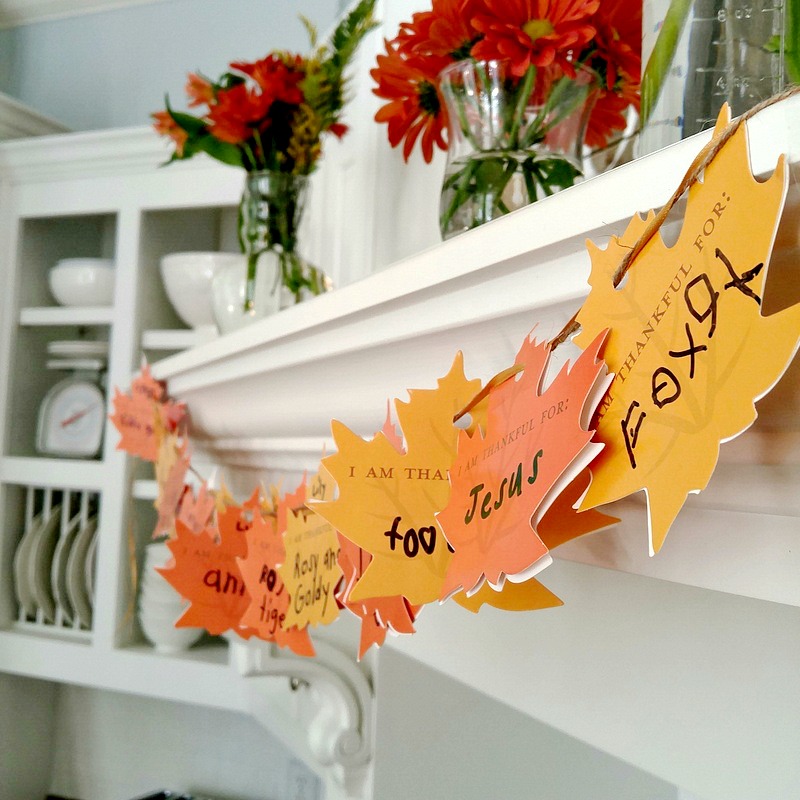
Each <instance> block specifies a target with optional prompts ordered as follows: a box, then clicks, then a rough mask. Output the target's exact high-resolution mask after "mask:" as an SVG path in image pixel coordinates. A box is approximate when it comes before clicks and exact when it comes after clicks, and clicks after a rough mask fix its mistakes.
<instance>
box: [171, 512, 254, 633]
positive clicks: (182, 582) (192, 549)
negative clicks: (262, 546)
mask: <svg viewBox="0 0 800 800" xmlns="http://www.w3.org/2000/svg"><path fill="white" fill-rule="evenodd" d="M175 529H176V537H175V538H174V539H172V540H170V541H169V542H167V546H168V547H169V549H170V550H171V552H172V555H173V557H174V564H173V565H172V566H171V567H163V568H157V572H160V573H161V574H162V575H163V576H164V578H165V579H166V580H167V581H168V582H169V583H170V584H171V585H172V586H173V587H174V588H175V590H176V591H177V592H178V594H180V595H181V596H182V597H185V598H186V599H187V600H188V601H189V602H190V605H189V607H188V608H187V609H186V611H185V612H184V613H183V615H182V616H181V618H180V619H179V620H178V621H177V622H176V623H175V627H178V628H182V627H199V628H205V629H206V630H207V631H208V632H209V633H211V634H213V635H219V634H221V633H225V631H227V630H234V631H236V632H237V633H239V634H240V635H243V636H246V635H247V632H244V631H241V630H240V627H239V626H240V620H241V618H242V614H243V613H244V611H245V609H246V608H247V606H248V605H249V602H250V598H249V597H248V595H247V593H246V591H245V585H244V581H243V580H242V576H241V573H240V572H239V566H238V564H237V561H236V559H237V558H239V557H241V556H243V555H244V552H245V550H246V548H247V544H246V542H245V540H244V534H241V533H237V532H236V531H235V530H233V531H232V530H230V529H227V530H225V531H220V541H219V542H216V541H215V540H214V538H212V536H211V534H210V533H209V531H201V532H200V533H192V531H191V530H189V528H187V527H186V525H184V524H183V523H182V522H178V523H177V524H176V526H175Z"/></svg>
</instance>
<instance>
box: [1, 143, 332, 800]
mask: <svg viewBox="0 0 800 800" xmlns="http://www.w3.org/2000/svg"><path fill="white" fill-rule="evenodd" d="M166 155H167V154H166V150H165V148H164V146H163V144H162V143H161V142H160V141H158V140H157V139H156V137H155V135H154V134H153V133H152V131H150V130H148V129H137V130H133V131H120V132H112V133H108V134H82V135H74V136H73V135H68V136H64V137H52V138H42V139H39V140H35V141H34V140H28V141H21V142H14V143H9V144H6V145H2V146H0V172H1V176H0V180H1V181H2V196H0V217H1V218H0V231H1V233H0V241H1V242H2V244H1V245H0V247H1V248H2V250H1V252H0V259H2V261H0V264H2V267H1V268H0V274H1V275H2V282H3V292H2V295H0V297H1V301H2V309H1V310H0V323H1V324H0V364H2V370H0V408H2V410H3V424H2V428H1V429H0V519H1V520H2V531H3V535H2V537H0V575H2V580H0V671H1V672H5V673H12V674H13V673H16V674H18V675H23V676H27V677H29V678H36V679H42V680H45V681H56V682H59V683H64V684H74V685H77V686H85V687H92V688H93V689H98V690H113V691H120V692H126V693H133V694H138V695H142V696H148V697H150V698H154V699H157V698H161V699H165V700H171V701H178V702H182V703H192V704H196V705H200V706H205V707H208V708H211V709H219V710H220V711H223V710H227V711H236V712H241V713H247V714H252V715H255V716H259V715H263V714H265V713H266V711H265V710H264V709H268V711H269V717H270V721H269V722H268V723H267V724H268V726H271V727H272V729H273V730H274V731H275V732H276V735H277V736H278V738H279V739H282V740H283V742H284V744H283V745H276V746H278V747H279V749H280V747H285V746H286V745H288V746H289V747H290V748H291V750H292V751H293V752H294V753H296V754H297V755H299V757H300V758H302V759H304V760H305V762H306V763H307V764H309V765H311V767H312V768H315V769H317V770H323V771H324V767H323V765H322V762H321V761H320V756H319V753H315V752H314V751H313V749H312V747H311V746H310V745H309V742H308V739H307V737H306V736H305V735H304V731H303V730H302V728H300V729H297V725H298V721H299V720H303V726H305V727H309V719H310V718H311V712H312V711H313V708H315V707H316V706H314V704H313V703H311V702H310V701H309V702H305V701H303V700H302V699H298V697H297V696H296V693H293V692H291V691H290V689H289V681H288V677H286V675H284V676H283V677H276V678H272V679H266V680H258V679H256V680H244V679H243V678H242V677H241V676H240V675H239V671H237V669H236V668H235V667H234V665H233V664H232V659H233V654H232V648H230V647H229V646H228V642H227V641H226V640H225V639H222V638H211V637H206V639H205V640H204V641H203V642H202V643H201V644H199V645H197V646H195V647H194V648H193V649H191V650H190V651H188V652H187V653H185V654H181V655H176V656H169V655H163V654H157V653H156V652H155V651H154V649H153V648H152V646H151V645H150V644H149V643H148V642H147V640H146V639H145V637H144V636H143V634H142V632H141V630H140V627H139V624H138V622H137V619H136V613H135V603H136V584H137V573H138V571H139V570H140V569H141V566H142V556H143V548H144V546H145V544H146V543H147V542H148V540H149V538H150V535H151V531H152V528H153V525H154V523H155V518H156V517H155V511H154V509H153V505H152V503H153V492H152V483H151V482H150V481H149V479H151V478H152V470H151V468H150V466H149V465H147V464H142V463H134V461H133V459H130V458H128V457H127V456H126V455H125V454H124V453H123V452H121V451H119V450H117V449H116V445H117V442H118V440H119V437H118V434H117V432H116V430H115V429H114V427H113V426H112V424H111V423H110V421H107V422H106V424H105V431H104V443H103V446H102V451H101V453H100V455H99V457H98V458H96V459H72V458H52V457H42V456H41V455H40V454H39V453H38V452H37V447H36V427H37V415H38V409H39V407H40V405H41V402H42V399H43V398H44V397H45V395H46V393H47V392H48V390H49V389H50V387H52V386H53V385H54V384H55V383H56V382H57V381H59V380H61V379H62V378H63V377H64V374H63V373H58V372H53V371H48V370H46V369H45V364H46V362H47V360H48V344H49V343H51V342H54V341H63V340H81V341H103V342H107V343H108V353H109V355H108V371H107V389H106V398H107V400H108V406H109V411H110V410H111V408H110V400H111V398H112V396H113V389H114V387H120V388H121V389H122V390H123V391H125V390H126V389H127V388H128V387H129V385H130V382H131V378H132V377H133V375H134V374H135V373H136V371H137V370H138V368H139V365H140V360H141V358H142V356H143V355H144V356H147V357H148V358H149V359H150V360H151V361H152V360H155V359H157V358H160V357H162V356H163V351H164V350H165V349H167V350H175V349H182V347H183V346H185V345H186V344H189V343H191V341H192V331H189V330H187V329H186V328H185V327H184V326H182V324H181V323H180V322H179V320H178V319H177V317H176V316H175V314H174V312H173V310H172V309H171V307H170V306H169V303H168V302H167V299H166V295H165V292H164V289H163V286H162V282H161V278H160V275H159V261H160V258H161V256H163V255H164V254H165V253H169V252H175V251H182V250H217V249H226V248H228V249H233V250H235V248H236V239H235V225H236V216H237V206H238V200H239V197H240V194H241V189H242V181H243V175H242V174H241V173H240V172H238V171H235V170H232V169H228V168H225V167H222V166H220V165H217V164H215V163H211V162H198V163H197V164H187V165H179V166H177V167H172V168H170V169H163V168H161V166H160V165H161V164H162V163H163V162H164V160H165V158H166ZM231 240H232V242H233V247H231ZM78 256H96V257H99V256H102V257H106V258H111V259H113V260H114V261H115V264H116V287H115V295H114V301H113V304H112V305H111V306H108V307H61V306H58V305H57V304H56V303H55V301H54V300H53V298H52V297H51V296H50V293H49V290H48V287H47V272H48V270H49V268H50V267H52V266H53V265H55V263H56V262H57V261H58V260H59V259H61V258H66V257H78ZM61 507H64V508H65V509H68V512H69V513H67V514H65V517H67V518H69V517H71V516H73V514H78V513H80V512H81V510H83V515H84V522H85V521H86V519H88V518H89V517H90V516H94V515H96V516H97V531H98V534H97V549H96V571H95V574H94V586H93V595H94V597H93V606H94V613H93V618H92V620H91V623H90V624H86V621H85V620H84V622H83V624H82V623H81V621H80V620H77V617H76V618H75V619H76V621H72V620H71V619H70V618H69V615H68V614H66V613H64V612H65V608H63V607H61V606H60V605H59V604H57V606H58V607H57V609H56V613H55V615H54V616H53V617H52V618H48V617H47V615H46V614H44V613H43V612H42V610H41V608H38V609H37V608H34V609H33V611H32V613H28V614H26V613H25V610H24V609H23V608H21V607H20V604H19V603H18V601H17V596H16V595H17V590H18V583H17V580H16V579H17V577H18V575H17V574H15V568H14V567H15V555H16V552H17V550H18V547H19V543H20V541H21V540H22V538H23V534H24V533H25V530H26V527H27V526H28V525H29V523H30V522H31V520H32V519H33V518H34V517H36V516H37V515H39V514H43V515H44V516H47V514H49V513H50V512H51V511H55V510H56V509H60V508H61ZM66 533H67V530H66V526H64V528H63V529H62V530H61V534H62V536H63V535H66ZM16 572H19V570H17V571H16ZM20 574H21V573H20ZM251 655H252V654H251ZM252 657H255V656H254V655H252ZM245 661H246V659H245ZM240 666H241V667H242V668H243V669H244V668H248V664H247V663H244V664H242V665H240ZM252 666H253V665H252V664H250V665H249V667H252ZM313 677H314V678H316V676H313ZM312 683H313V681H312ZM36 685H37V684H33V683H31V684H26V686H36ZM256 685H257V688H256ZM42 686H44V684H42ZM25 691H30V693H31V696H32V698H33V697H34V696H35V695H38V690H35V689H26V690H25ZM42 691H44V689H42ZM62 694H63V693H62ZM300 694H303V692H302V691H301V692H300ZM254 695H257V697H254ZM60 696H61V695H59V697H60ZM31 702H32V703H35V702H36V701H35V700H34V699H32V701H31ZM68 702H69V701H68V699H63V700H62V701H60V703H59V704H58V705H59V707H60V706H62V705H68ZM97 702H98V704H100V705H101V703H100V701H99V700H98V701H97ZM52 708H53V703H45V710H47V709H49V710H50V713H52ZM335 727H336V725H335V724H334V729H335ZM3 736H4V737H5V736H6V732H4V733H3ZM335 738H336V735H335V734H334V735H333V740H335ZM20 747H21V748H22V752H26V749H25V745H24V744H20ZM283 752H284V753H286V752H287V751H285V750H283ZM287 757H288V756H286V755H284V758H287ZM287 769H288V767H287ZM300 770H301V771H302V770H306V774H307V775H308V774H309V773H308V768H307V767H305V766H301V767H300ZM295 772H297V770H295ZM298 774H299V773H298ZM40 775H41V773H39V776H40ZM287 780H288V779H287ZM284 783H285V782H284ZM120 785H122V784H120ZM222 785H224V783H221V784H219V786H222ZM287 786H288V784H287ZM146 788H153V787H148V786H144V787H143V788H142V791H144V789H146ZM32 791H33V789H32V788H31V786H30V785H29V787H28V792H27V793H26V792H25V790H24V788H20V789H19V791H18V793H17V794H15V795H13V796H14V797H15V798H16V797H25V796H31V792H32ZM117 791H119V792H120V793H121V792H122V789H118V790H117ZM264 791H265V793H266V794H267V795H268V796H277V795H278V792H279V791H285V792H288V788H286V789H285V788H284V784H283V783H281V785H280V786H279V787H278V789H277V790H274V791H273V790H269V791H268V788H267V787H264ZM336 791H338V790H337V789H336V788H335V787H333V788H331V789H330V796H332V797H335V796H336ZM0 793H2V794H4V797H5V796H7V795H6V794H5V793H4V792H0ZM251 796H253V797H257V796H258V795H256V794H254V793H253V794H252V795H251Z"/></svg>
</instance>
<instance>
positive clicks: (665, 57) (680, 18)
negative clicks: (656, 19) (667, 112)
mask: <svg viewBox="0 0 800 800" xmlns="http://www.w3.org/2000/svg"><path fill="white" fill-rule="evenodd" d="M693 2H694V0H672V2H671V3H670V4H669V8H668V9H667V14H666V16H665V17H664V22H663V24H662V25H661V30H660V31H659V33H658V38H657V39H656V43H655V47H653V52H652V53H650V58H648V59H647V66H645V68H644V72H643V73H642V89H641V96H642V102H641V108H640V110H639V125H640V126H641V127H644V125H645V123H646V122H647V120H648V119H650V114H652V113H653V109H654V108H655V106H656V103H657V102H658V96H659V95H660V94H661V89H662V88H663V86H664V80H665V79H666V77H667V73H668V72H669V69H670V66H671V65H672V59H673V58H674V56H675V50H676V49H677V47H678V40H679V39H680V38H681V33H682V32H683V27H684V25H685V24H686V18H687V17H688V16H689V11H690V10H691V8H692V3H693Z"/></svg>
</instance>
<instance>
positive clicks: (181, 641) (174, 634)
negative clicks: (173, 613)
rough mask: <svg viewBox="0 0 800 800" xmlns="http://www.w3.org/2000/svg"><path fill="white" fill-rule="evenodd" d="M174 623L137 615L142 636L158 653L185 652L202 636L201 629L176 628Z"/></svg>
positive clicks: (146, 615)
mask: <svg viewBox="0 0 800 800" xmlns="http://www.w3.org/2000/svg"><path fill="white" fill-rule="evenodd" d="M175 619H177V617H176V618H175ZM174 621H175V620H172V621H164V620H160V619H153V618H152V617H151V616H150V615H148V614H142V613H140V614H139V623H140V625H141V626H142V631H143V632H144V635H145V636H146V637H147V639H148V640H149V641H150V642H152V644H153V645H154V646H155V648H156V651H157V652H159V653H179V652H181V651H182V650H187V649H188V648H190V647H191V646H192V645H193V644H195V642H197V640H198V639H199V638H200V637H201V636H202V635H203V629H202V628H176V627H174Z"/></svg>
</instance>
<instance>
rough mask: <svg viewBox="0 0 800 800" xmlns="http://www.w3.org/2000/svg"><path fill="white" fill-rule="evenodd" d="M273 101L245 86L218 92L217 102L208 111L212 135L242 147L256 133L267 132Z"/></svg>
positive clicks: (241, 84) (239, 85) (241, 85)
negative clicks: (258, 131)
mask: <svg viewBox="0 0 800 800" xmlns="http://www.w3.org/2000/svg"><path fill="white" fill-rule="evenodd" d="M270 105H271V100H270V98H268V97H265V96H264V95H262V94H259V93H257V92H255V91H254V90H252V89H249V88H248V87H247V86H245V85H244V84H243V83H240V84H238V85H236V86H233V87H231V88H230V89H224V90H222V91H220V92H217V100H216V103H215V104H214V105H213V106H211V108H210V109H209V111H208V119H209V121H210V123H211V133H212V134H213V135H214V136H216V137H217V139H220V140H221V141H223V142H230V143H231V144H241V143H242V142H246V141H247V140H248V139H249V138H250V137H251V136H252V135H253V130H254V129H256V128H258V130H264V129H265V128H266V127H267V126H268V125H269V120H268V119H265V118H266V116H267V112H268V111H269V107H270Z"/></svg>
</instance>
